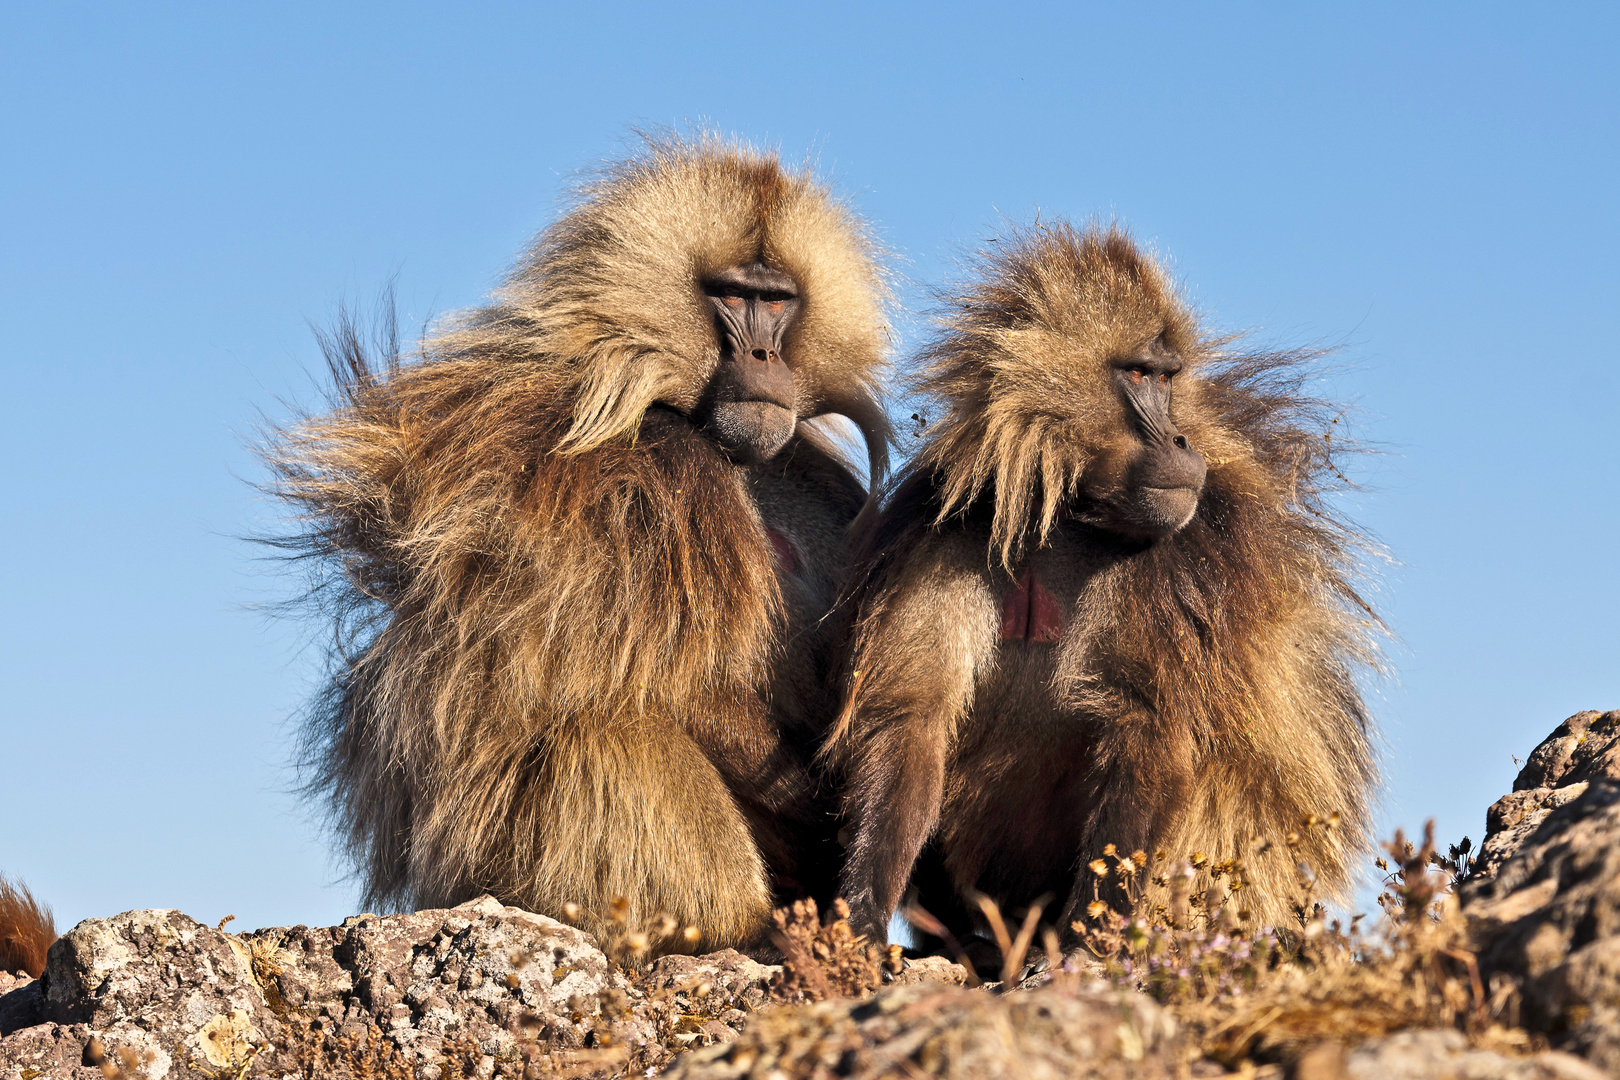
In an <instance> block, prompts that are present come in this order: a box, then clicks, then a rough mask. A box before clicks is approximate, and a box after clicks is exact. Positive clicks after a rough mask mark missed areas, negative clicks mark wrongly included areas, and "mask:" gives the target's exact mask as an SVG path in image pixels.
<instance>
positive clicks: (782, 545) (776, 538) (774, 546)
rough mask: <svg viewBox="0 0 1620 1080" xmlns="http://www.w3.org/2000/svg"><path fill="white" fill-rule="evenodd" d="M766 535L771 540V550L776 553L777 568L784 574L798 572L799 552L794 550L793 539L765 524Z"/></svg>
mask: <svg viewBox="0 0 1620 1080" xmlns="http://www.w3.org/2000/svg"><path fill="white" fill-rule="evenodd" d="M765 536H766V537H767V538H768V539H769V540H770V542H771V550H772V551H773V552H775V553H776V568H777V569H778V570H780V571H782V573H784V574H797V573H798V572H799V553H798V552H797V551H795V550H793V541H791V540H789V539H788V538H787V537H786V536H785V535H783V534H782V533H779V532H777V531H776V530H775V529H773V528H771V527H770V526H769V525H767V526H765Z"/></svg>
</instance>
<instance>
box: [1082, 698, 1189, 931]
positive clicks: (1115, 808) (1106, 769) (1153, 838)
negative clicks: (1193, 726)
mask: <svg viewBox="0 0 1620 1080" xmlns="http://www.w3.org/2000/svg"><path fill="white" fill-rule="evenodd" d="M1101 727H1102V729H1103V730H1104V732H1105V734H1104V736H1103V737H1102V738H1101V739H1100V740H1099V742H1098V745H1097V758H1096V762H1095V763H1094V765H1093V767H1092V770H1091V774H1090V778H1089V781H1088V783H1087V785H1086V787H1087V790H1088V793H1089V800H1090V802H1091V804H1092V806H1093V807H1094V809H1093V810H1092V811H1091V813H1090V814H1089V815H1088V821H1087V825H1086V829H1085V835H1084V836H1083V837H1082V842H1081V845H1080V859H1079V865H1078V866H1077V867H1076V868H1075V881H1074V885H1073V887H1072V888H1071V890H1070V892H1069V898H1068V902H1067V903H1066V904H1065V905H1064V909H1063V917H1062V921H1061V926H1062V927H1063V929H1064V931H1065V933H1066V934H1067V933H1068V927H1069V924H1070V923H1071V922H1074V921H1076V920H1078V919H1080V918H1081V917H1082V916H1083V915H1084V912H1085V908H1086V906H1087V905H1088V904H1090V903H1091V902H1092V901H1093V900H1095V899H1098V898H1099V896H1100V897H1101V898H1103V899H1105V900H1109V901H1110V902H1111V903H1112V904H1113V905H1114V906H1116V907H1117V906H1119V904H1121V903H1122V902H1123V896H1122V895H1119V894H1118V893H1117V890H1116V891H1114V892H1110V890H1112V889H1115V885H1116V883H1117V879H1116V878H1114V877H1109V878H1107V879H1100V878H1099V877H1098V876H1097V875H1096V874H1094V873H1093V872H1092V871H1091V870H1090V869H1089V866H1088V864H1089V863H1090V862H1091V861H1092V860H1093V859H1097V858H1100V857H1102V853H1103V848H1105V847H1106V846H1107V845H1109V844H1112V845H1114V848H1115V850H1116V851H1117V852H1118V853H1119V855H1120V857H1129V856H1130V855H1131V854H1132V853H1133V852H1137V851H1145V852H1147V855H1148V859H1149V860H1151V859H1152V856H1153V852H1154V850H1155V849H1156V848H1157V847H1159V846H1160V845H1161V844H1163V843H1164V842H1165V841H1166V840H1167V839H1168V837H1169V835H1170V832H1171V830H1172V829H1173V828H1174V827H1175V826H1176V823H1177V822H1178V821H1179V820H1180V819H1181V817H1182V816H1183V815H1184V814H1185V813H1186V810H1187V804H1188V802H1189V801H1190V799H1191V797H1192V792H1193V782H1194V779H1195V777H1196V774H1197V770H1198V763H1199V759H1200V756H1201V755H1200V754H1199V752H1198V748H1197V745H1196V740H1195V739H1194V738H1193V737H1192V735H1191V733H1190V732H1188V731H1186V730H1184V729H1181V728H1178V726H1177V725H1176V724H1175V723H1174V722H1173V721H1172V720H1171V719H1170V718H1167V717H1165V716H1164V715H1162V714H1161V713H1158V712H1156V711H1154V710H1152V709H1147V708H1133V709H1129V710H1127V711H1125V712H1123V713H1122V714H1120V715H1116V716H1113V717H1109V718H1108V719H1106V720H1105V721H1104V723H1103V724H1102V725H1101ZM1108 862H1109V865H1110V868H1111V869H1112V867H1113V865H1114V861H1113V860H1108ZM1142 869H1144V870H1145V869H1146V867H1143V868H1142Z"/></svg>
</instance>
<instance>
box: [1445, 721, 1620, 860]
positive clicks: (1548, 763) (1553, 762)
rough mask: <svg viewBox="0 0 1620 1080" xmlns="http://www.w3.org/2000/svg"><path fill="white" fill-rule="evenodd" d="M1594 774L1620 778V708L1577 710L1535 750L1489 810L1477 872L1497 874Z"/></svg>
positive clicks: (1599, 778)
mask: <svg viewBox="0 0 1620 1080" xmlns="http://www.w3.org/2000/svg"><path fill="white" fill-rule="evenodd" d="M1593 780H1620V710H1613V711H1610V712H1601V713H1600V712H1595V711H1588V712H1579V713H1576V714H1575V715H1574V716H1572V717H1570V718H1569V719H1568V720H1565V721H1564V722H1563V723H1562V724H1560V725H1558V727H1557V728H1556V729H1555V730H1554V731H1553V733H1552V734H1551V735H1549V736H1547V738H1546V739H1544V740H1543V741H1542V743H1541V745H1540V746H1537V747H1536V748H1535V750H1533V751H1531V753H1530V757H1529V759H1528V760H1527V761H1526V762H1525V763H1524V767H1523V768H1522V769H1520V770H1519V775H1518V777H1517V779H1515V780H1514V781H1513V791H1512V792H1510V793H1509V794H1507V795H1504V796H1502V797H1501V798H1500V799H1498V800H1497V801H1496V802H1495V803H1494V804H1493V805H1492V806H1491V808H1490V809H1489V810H1487V811H1486V812H1485V840H1484V842H1483V843H1482V844H1481V845H1480V850H1479V856H1478V859H1477V861H1476V862H1475V864H1474V874H1473V876H1474V877H1475V878H1483V877H1490V876H1491V875H1493V874H1495V873H1496V872H1497V871H1498V870H1500V869H1501V867H1502V865H1503V864H1504V863H1506V862H1507V861H1508V859H1510V858H1512V857H1513V855H1514V854H1515V853H1516V852H1517V851H1518V850H1519V848H1520V847H1522V846H1523V845H1524V843H1525V841H1526V840H1528V839H1529V838H1530V837H1531V836H1532V835H1534V833H1535V832H1536V830H1537V829H1538V828H1540V827H1541V823H1542V822H1543V821H1545V820H1546V819H1547V815H1548V814H1550V813H1552V811H1554V810H1556V809H1558V808H1559V807H1560V806H1565V805H1567V804H1568V803H1570V802H1573V801H1574V800H1575V799H1577V798H1579V797H1580V796H1581V795H1582V794H1584V793H1585V791H1586V789H1587V787H1588V786H1589V785H1590V783H1591V782H1592V781H1593Z"/></svg>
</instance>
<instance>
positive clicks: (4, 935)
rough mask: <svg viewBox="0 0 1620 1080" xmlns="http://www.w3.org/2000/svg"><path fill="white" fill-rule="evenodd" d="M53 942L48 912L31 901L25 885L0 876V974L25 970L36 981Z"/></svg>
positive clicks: (49, 910) (45, 908)
mask: <svg viewBox="0 0 1620 1080" xmlns="http://www.w3.org/2000/svg"><path fill="white" fill-rule="evenodd" d="M55 941H56V922H55V920H54V919H53V918H52V917H51V909H50V908H48V907H45V906H44V905H42V904H41V903H40V902H39V901H38V900H35V899H34V894H33V893H31V892H29V891H28V886H26V885H24V884H23V883H22V882H20V881H16V882H13V881H10V880H8V879H7V878H6V876H5V875H4V874H0V971H3V972H6V973H8V974H11V973H15V972H18V971H26V972H27V973H28V974H30V975H32V976H33V977H34V978H36V979H37V978H39V976H40V974H41V973H42V972H44V970H45V955H46V953H47V952H49V951H50V947H51V944H52V943H53V942H55Z"/></svg>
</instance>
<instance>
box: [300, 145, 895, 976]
mask: <svg viewBox="0 0 1620 1080" xmlns="http://www.w3.org/2000/svg"><path fill="white" fill-rule="evenodd" d="M872 256H873V249H872V247H871V245H870V244H869V242H868V241H867V240H866V239H865V236H864V234H863V232H862V231H861V229H860V227H859V225H858V224H857V223H856V222H855V220H854V219H853V218H852V216H851V215H850V213H849V212H848V211H847V210H845V209H844V208H843V207H842V206H841V205H840V204H838V203H837V202H835V201H833V200H832V199H831V198H830V197H829V196H828V195H827V193H826V192H825V190H824V189H822V188H820V187H819V186H817V185H816V184H815V183H814V182H813V181H812V180H811V179H810V178H809V177H808V176H806V175H802V174H794V173H789V172H787V171H784V170H783V169H782V168H780V167H779V166H778V164H777V163H776V161H775V159H774V158H772V157H769V156H767V155H762V154H759V153H756V152H754V151H751V150H748V149H745V148H738V147H734V146H727V145H722V144H720V143H718V142H717V141H715V140H712V139H705V140H701V141H698V142H694V143H683V142H677V141H673V140H672V141H668V142H663V143H654V144H653V145H651V146H650V147H649V149H648V151H647V152H646V153H645V154H644V155H643V156H641V157H638V158H635V159H633V160H631V161H629V162H626V163H624V164H622V165H620V166H618V167H616V168H615V169H613V170H611V171H610V172H609V173H608V174H607V175H605V176H604V177H603V178H602V179H601V180H600V181H597V182H595V183H593V184H590V185H588V186H587V187H586V188H585V189H584V190H583V191H582V193H581V196H580V199H579V202H578V204H577V205H576V206H575V207H574V209H572V210H571V211H570V212H569V213H568V214H567V215H565V216H564V217H563V218H562V219H561V220H560V221H559V222H558V223H557V224H556V225H555V226H553V227H552V228H551V229H549V230H548V231H547V232H546V233H545V234H544V235H543V236H542V237H541V238H540V239H539V241H538V242H537V243H536V245H535V247H534V248H533V250H532V251H531V252H530V253H529V254H528V255H527V256H526V257H525V258H524V259H523V260H522V261H521V262H520V264H519V265H518V267H517V269H516V270H515V271H514V272H513V274H512V275H511V277H510V278H509V280H508V281H507V283H506V284H505V286H504V287H503V288H502V289H501V290H500V291H499V292H498V293H497V294H496V296H495V299H494V301H493V302H492V303H491V304H490V305H489V306H488V307H485V308H482V309H479V310H477V311H474V312H471V313H469V314H467V315H465V316H462V317H460V318H458V319H457V320H455V321H454V322H452V323H451V324H450V325H449V327H448V328H447V329H445V330H444V331H443V332H441V333H439V334H438V335H437V336H436V337H434V338H432V339H431V340H429V341H427V342H426V343H425V344H424V346H423V350H422V351H423V355H422V356H421V358H420V359H419V360H418V361H417V362H414V363H408V364H401V363H397V362H393V361H392V360H391V362H390V363H389V365H388V366H387V367H386V368H385V369H384V370H383V371H381V372H377V371H374V370H373V369H372V366H371V365H370V363H369V362H368V361H367V360H366V358H365V350H364V349H363V348H362V346H361V343H360V341H359V339H358V336H357V335H356V334H355V333H354V331H353V330H352V328H349V327H345V328H344V329H343V330H341V331H340V333H339V334H338V335H337V336H336V337H335V338H334V339H332V340H331V341H329V342H328V344H329V346H330V347H329V349H328V353H329V356H331V357H333V358H334V359H335V364H336V368H337V370H338V373H339V381H340V382H341V383H342V384H344V388H345V396H344V398H343V399H342V400H341V401H340V402H338V403H337V405H336V407H335V409H334V410H333V411H332V412H331V413H330V414H328V415H326V416H321V417H316V418H312V419H309V420H307V421H305V422H304V423H302V424H301V425H299V426H298V427H296V428H295V429H293V430H291V431H290V432H288V433H286V434H285V435H284V437H283V438H282V439H281V441H280V443H279V445H278V446H277V447H276V448H275V449H274V450H273V451H272V455H271V460H272V463H273V465H274V467H275V468H276V469H277V471H278V473H279V476H280V484H279V492H280V494H282V495H283V496H284V497H285V498H287V499H289V500H291V501H292V502H293V503H294V504H296V505H298V506H299V507H300V508H301V509H302V512H303V514H304V515H305V520H306V521H307V522H308V525H309V532H308V533H307V535H305V536H303V537H301V538H298V539H297V540H296V541H294V542H295V543H296V544H298V545H301V546H302V547H303V548H304V549H305V550H306V551H307V552H308V553H310V554H313V555H315V556H317V557H319V558H320V559H322V560H323V561H325V562H326V563H327V564H328V565H331V566H334V567H336V568H338V569H340V570H341V576H340V577H339V578H338V579H337V580H336V581H335V582H334V583H333V584H334V588H332V589H329V590H327V592H326V599H327V600H328V601H330V603H331V604H332V606H333V607H335V608H336V609H337V611H338V614H339V616H340V626H341V627H342V628H343V630H344V640H343V648H342V650H341V656H340V658H339V669H338V670H337V672H336V676H335V679H334V682H333V685H332V688H331V690H330V692H329V693H328V694H327V696H326V697H325V699H324V700H323V701H322V703H321V704H320V706H319V707H318V708H317V710H316V712H315V715H314V719H313V723H312V726H311V729H310V732H311V740H312V747H313V749H314V751H315V753H316V755H317V758H318V761H319V763H320V767H321V770H322V771H321V780H322V783H323V784H324V786H325V787H326V788H327V790H328V791H329V792H330V794H331V796H332V798H333V800H334V806H335V808H336V813H337V817H338V820H339V822H340V824H341V827H342V829H343V832H344V834H345V836H346V837H347V840H348V844H349V847H350V850H351V852H352V853H353V855H354V857H355V859H356V861H357V862H358V864H359V867H360V869H361V872H362V874H363V878H364V881H365V885H366V890H367V898H368V902H372V903H378V904H405V905H417V906H440V905H449V904H454V903H458V902H460V901H463V900H466V899H468V898H470V897H472V896H476V895H478V894H479V893H483V892H490V893H493V894H494V895H496V896H497V897H499V898H500V899H502V900H503V901H506V902H508V903H512V904H517V905H520V906H523V907H525V908H529V909H531V910H535V911H540V912H544V913H546V914H550V915H560V914H561V913H562V912H563V909H564V905H565V904H567V903H569V902H571V901H572V902H577V903H578V904H580V905H582V907H583V921H584V925H585V926H586V927H587V928H599V927H600V926H601V925H602V920H603V919H604V918H605V917H606V916H607V912H608V908H609V904H610V902H611V901H612V900H613V899H614V898H615V897H619V896H622V897H624V898H626V899H627V900H629V902H630V911H629V917H630V919H631V920H632V921H633V922H642V923H645V922H647V921H648V920H650V919H651V918H652V916H653V915H655V914H657V913H668V914H671V915H673V916H675V917H676V918H677V919H678V920H680V921H681V922H682V923H685V924H691V925H695V926H697V927H698V928H699V929H700V930H702V932H703V935H704V937H703V947H704V948H721V947H725V946H730V945H747V944H751V943H754V942H757V941H758V940H760V938H761V935H762V934H763V933H764V932H765V930H766V923H767V918H768V916H769V913H770V909H771V905H772V902H773V894H774V898H778V899H779V898H781V897H785V896H793V895H798V894H800V893H802V892H803V891H806V890H808V891H811V892H816V891H820V892H821V893H823V894H825V893H826V892H827V891H829V890H830V888H831V878H832V876H833V875H834V874H835V872H836V871H835V870H833V869H831V868H830V865H835V863H832V864H829V860H830V859H831V855H830V854H829V852H830V850H831V849H832V846H833V845H832V844H831V841H830V827H829V822H830V819H831V815H830V813H829V812H828V809H827V807H826V806H824V805H823V803H822V800H821V797H820V796H819V794H818V792H817V790H816V785H815V782H814V779H813V777H812V776H811V774H810V772H809V771H808V769H807V762H808V759H809V757H810V754H811V753H812V752H813V750H814V747H815V743H816V740H817V739H818V738H819V736H820V733H821V731H822V730H823V728H824V727H825V723H826V719H827V713H828V711H829V706H828V702H827V701H826V696H825V695H826V691H825V688H824V687H825V664H826V662H827V660H826V648H827V646H826V643H825V640H824V639H825V636H826V631H825V630H824V629H823V627H822V622H823V616H824V615H825V613H826V611H827V610H828V608H829V607H830V605H831V603H832V599H833V598H834V597H835V596H836V593H837V589H838V586H839V580H838V577H839V574H840V573H841V570H842V567H843V565H844V558H845V554H844V538H845V535H846V530H847V528H848V526H849V525H850V523H851V521H852V519H854V518H855V517H856V515H857V512H858V511H859V510H860V509H861V507H862V505H863V502H864V501H865V499H866V496H865V493H864V491H863V490H862V488H861V487H860V485H859V483H858V482H857V481H856V480H855V479H854V478H853V476H852V474H851V472H850V470H849V469H848V468H847V467H846V466H845V464H844V463H843V462H842V460H841V459H840V457H839V455H838V454H837V453H836V452H835V451H834V450H833V449H832V446H833V444H832V442H830V441H829V440H828V439H827V438H826V437H825V436H824V435H823V434H820V433H818V430H817V426H816V424H813V423H801V424H800V426H799V429H798V434H796V435H795V436H794V437H793V438H792V441H791V442H790V443H789V444H788V446H787V448H786V449H785V450H783V451H782V452H781V453H779V454H778V455H777V456H776V457H775V458H773V459H772V460H770V461H768V462H766V463H764V464H762V465H758V466H754V467H752V468H748V467H744V466H741V465H738V464H734V463H733V462H732V461H730V460H728V459H727V458H726V457H725V456H724V455H723V454H722V453H721V452H720V451H719V450H718V449H717V447H716V445H715V444H714V442H713V441H712V440H711V439H709V438H707V437H706V436H705V435H704V434H703V433H701V432H700V431H698V430H697V429H696V428H694V427H693V426H692V424H690V423H688V422H687V421H686V420H685V419H684V418H683V417H682V416H681V415H680V414H679V413H677V412H676V411H674V410H676V409H686V408H690V407H692V406H693V405H694V403H695V402H696V401H697V399H698V397H699V396H700V395H701V393H702V391H703V388H704V386H705V383H706V380H708V378H709V377H710V375H711V373H712V372H713V371H714V370H715V368H716V364H717V363H718V359H719V353H718V345H717V339H716V332H715V326H714V322H713V316H712V314H711V313H710V311H709V309H708V308H706V306H705V303H706V302H705V300H704V298H703V296H702V295H701V293H700V291H699V283H700V282H701V281H702V280H703V279H704V278H705V276H706V275H709V274H712V273H714V272H717V271H719V270H721V269H723V268H725V267H728V266H733V265H739V264H749V263H753V262H758V261H763V262H768V263H769V264H770V265H772V266H775V267H777V268H778V269H781V270H783V271H785V272H787V273H789V274H791V275H792V276H793V278H794V279H795V280H796V281H797V283H798V285H799V287H800V290H801V293H802V296H803V311H802V315H801V317H800V318H799V319H798V321H797V322H796V323H795V325H794V327H793V329H792V331H791V332H790V337H789V339H788V341H787V343H786V346H785V350H784V353H785V355H787V356H789V357H790V358H791V359H792V362H793V364H794V367H795V372H796V378H797V383H796V385H797V388H798V389H797V393H798V396H799V407H798V409H797V412H798V414H799V415H800V416H802V417H808V416H817V415H821V414H831V413H838V414H842V415H844V416H846V417H848V418H850V419H852V420H854V421H855V422H856V423H857V424H858V425H859V426H860V427H861V429H862V432H863V434H864V435H865V436H866V439H867V444H868V450H869V452H870V455H871V461H872V470H873V474H874V477H880V476H881V474H882V470H883V465H884V461H885V455H886V453H887V426H886V424H885V421H884V419H883V414H882V410H881V407H880V405H879V402H878V399H877V389H876V385H875V382H874V380H875V378H876V376H877V373H878V370H879V367H880V364H881V362H882V354H883V349H884V333H885V332H884V328H883V320H882V311H881V300H882V295H883V288H882V283H881V280H880V278H879V276H878V272H877V270H876V268H875V265H874V263H873V261H872ZM385 351H388V352H390V353H392V351H393V350H392V346H385ZM767 527H768V528H769V529H771V530H773V531H774V532H776V533H778V534H780V535H783V536H786V537H787V538H788V540H789V541H790V542H791V545H792V548H793V552H792V555H793V558H792V565H786V566H784V565H781V564H779V562H778V560H777V558H776V556H774V555H773V548H772V543H771V541H770V539H769V538H768V533H767V531H766V530H767ZM676 946H677V943H675V942H666V943H665V945H664V947H665V948H673V947H676Z"/></svg>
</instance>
